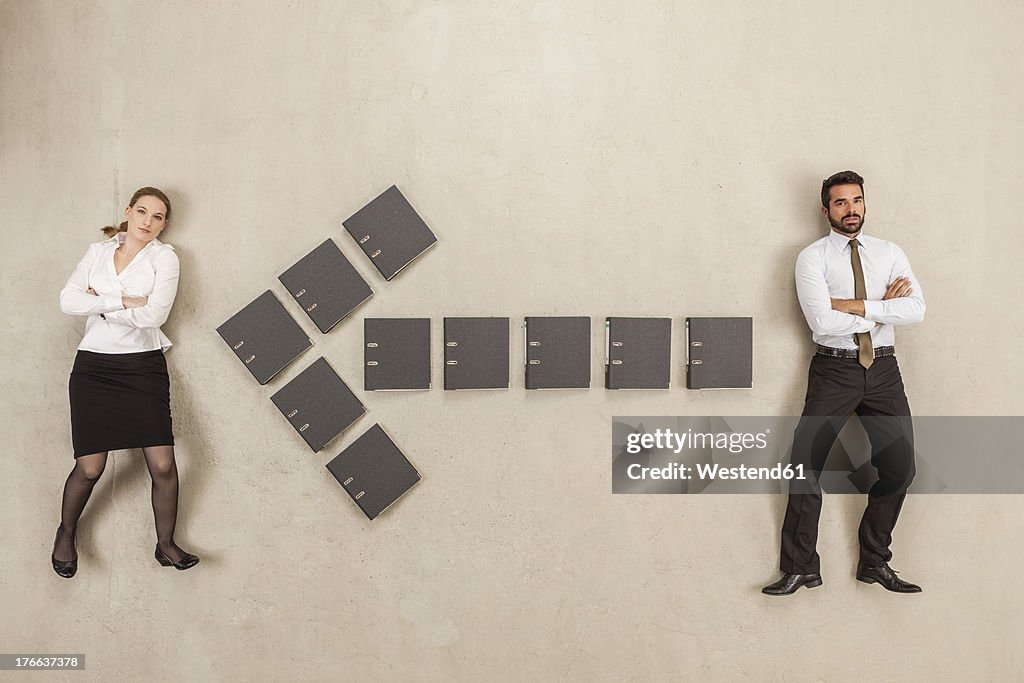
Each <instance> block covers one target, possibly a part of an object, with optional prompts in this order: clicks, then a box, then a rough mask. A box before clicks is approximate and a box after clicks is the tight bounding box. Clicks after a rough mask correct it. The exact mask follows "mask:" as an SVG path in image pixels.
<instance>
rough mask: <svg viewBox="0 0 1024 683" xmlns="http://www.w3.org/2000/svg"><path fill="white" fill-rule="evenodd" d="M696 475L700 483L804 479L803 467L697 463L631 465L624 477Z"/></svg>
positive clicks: (682, 476)
mask: <svg viewBox="0 0 1024 683" xmlns="http://www.w3.org/2000/svg"><path fill="white" fill-rule="evenodd" d="M695 473H696V475H697V478H698V479H700V480H702V481H711V480H714V479H720V480H726V479H775V480H778V481H781V480H790V479H806V477H805V476H804V466H803V465H797V466H795V467H794V466H793V465H781V464H780V465H775V466H774V467H747V466H746V465H738V466H736V467H722V466H721V465H718V464H708V463H697V464H696V465H694V466H693V467H691V466H689V465H683V464H681V463H672V464H671V465H666V466H665V467H643V466H641V465H639V464H637V463H633V464H632V465H630V466H629V467H628V468H627V469H626V476H628V477H629V478H630V479H693V478H694V477H693V475H694V474H695Z"/></svg>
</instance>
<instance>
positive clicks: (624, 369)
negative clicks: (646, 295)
mask: <svg viewBox="0 0 1024 683" xmlns="http://www.w3.org/2000/svg"><path fill="white" fill-rule="evenodd" d="M671 349H672V319H671V318H608V319H607V320H606V321H605V361H604V362H605V387H607V388H608V389H668V388H669V383H670V381H671V374H672V371H671Z"/></svg>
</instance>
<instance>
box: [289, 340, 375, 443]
mask: <svg viewBox="0 0 1024 683" xmlns="http://www.w3.org/2000/svg"><path fill="white" fill-rule="evenodd" d="M270 400H271V401H273V402H274V405H275V406H277V409H278V410H280V411H281V414H282V415H284V416H285V419H286V420H288V422H289V423H291V425H292V427H294V428H295V431H297V432H298V433H299V436H301V437H302V438H303V440H305V442H306V444H307V445H308V446H309V447H310V448H312V449H313V452H314V453H317V452H319V451H320V450H322V449H323V447H324V446H326V445H327V444H328V443H330V441H331V440H332V439H334V437H336V436H338V434H341V433H342V432H343V431H345V430H346V429H348V428H349V427H350V426H351V425H352V423H353V422H355V421H356V420H357V419H359V418H360V417H361V416H362V415H363V413H365V412H366V408H365V407H364V406H363V404H362V403H361V402H360V401H359V399H358V398H356V395H355V394H353V393H352V391H351V390H350V389H349V388H348V385H347V384H345V382H343V381H342V379H341V378H340V377H338V374H337V373H336V372H335V371H334V368H332V367H331V366H330V364H329V363H328V362H327V360H326V359H325V358H323V357H322V356H321V357H320V358H318V359H317V360H315V361H313V364H312V365H310V366H309V367H308V368H306V369H305V370H303V371H302V372H300V373H299V374H298V375H296V376H295V377H294V378H292V380H291V381H290V382H288V383H287V384H285V385H284V386H283V387H281V389H280V390H279V391H278V392H277V393H276V394H274V395H273V396H271V397H270Z"/></svg>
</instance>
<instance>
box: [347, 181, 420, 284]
mask: <svg viewBox="0 0 1024 683" xmlns="http://www.w3.org/2000/svg"><path fill="white" fill-rule="evenodd" d="M342 225H344V226H345V229H346V230H348V233H349V234H350V235H352V238H353V239H354V240H355V241H356V243H358V244H359V248H360V249H362V250H363V251H364V252H366V255H367V256H369V257H370V260H371V261H372V262H373V265H374V266H376V267H377V270H379V271H380V274H381V275H383V276H384V279H385V280H390V279H391V278H393V277H395V276H396V275H398V273H399V271H401V270H402V269H403V268H405V267H406V266H407V265H409V263H411V262H412V261H413V259H415V258H416V257H417V256H419V255H420V254H422V253H423V252H424V251H426V250H427V249H429V248H430V247H432V246H434V244H435V243H436V242H437V237H435V236H434V233H433V232H431V230H430V228H428V227H427V224H426V223H424V222H423V219H422V218H420V216H419V214H418V213H416V210H415V209H413V208H412V206H411V205H410V204H409V202H408V201H406V199H405V197H404V196H402V193H401V192H399V191H398V188H397V187H395V186H394V185H392V186H391V187H389V188H388V189H386V190H384V192H383V193H382V194H381V195H380V196H379V197H377V198H376V199H374V200H373V201H372V202H370V203H369V204H367V205H366V206H364V207H363V208H361V209H360V210H359V211H357V212H356V213H355V214H354V215H353V216H352V217H351V218H349V219H348V220H347V221H343V222H342Z"/></svg>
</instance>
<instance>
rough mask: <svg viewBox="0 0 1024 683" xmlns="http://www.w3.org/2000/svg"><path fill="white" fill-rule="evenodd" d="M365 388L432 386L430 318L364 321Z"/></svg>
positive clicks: (395, 388)
mask: <svg viewBox="0 0 1024 683" xmlns="http://www.w3.org/2000/svg"><path fill="white" fill-rule="evenodd" d="M363 388H364V389H365V390H366V391H387V390H403V389H429V388H430V318H365V319H364V320H363Z"/></svg>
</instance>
